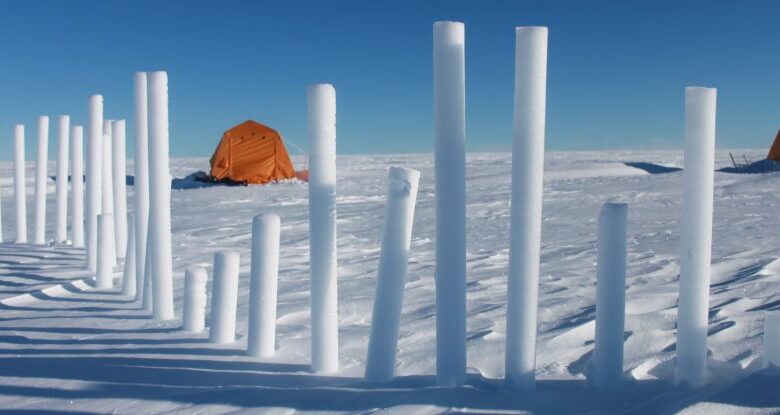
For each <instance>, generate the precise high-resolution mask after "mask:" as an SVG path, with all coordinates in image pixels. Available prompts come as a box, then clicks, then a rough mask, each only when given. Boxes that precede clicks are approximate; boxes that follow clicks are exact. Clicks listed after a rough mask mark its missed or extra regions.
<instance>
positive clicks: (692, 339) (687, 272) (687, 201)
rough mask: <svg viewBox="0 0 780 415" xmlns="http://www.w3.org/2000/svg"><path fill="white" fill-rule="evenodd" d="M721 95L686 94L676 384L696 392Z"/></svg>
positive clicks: (697, 90) (703, 351)
mask: <svg viewBox="0 0 780 415" xmlns="http://www.w3.org/2000/svg"><path fill="white" fill-rule="evenodd" d="M716 94H717V92H716V89H715V88H701V87H688V88H686V89H685V152H684V162H685V170H684V172H683V215H682V221H681V224H680V226H681V228H682V229H681V232H680V233H681V235H680V240H681V241H680V242H681V245H682V246H681V247H682V252H681V258H680V301H679V306H678V311H677V313H678V314H677V372H676V382H677V384H678V385H680V386H686V387H693V388H698V387H702V386H704V384H705V383H706V381H707V324H708V312H709V299H710V259H711V258H710V256H711V253H712V194H713V177H714V174H715V172H714V170H715V108H716Z"/></svg>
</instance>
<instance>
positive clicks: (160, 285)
mask: <svg viewBox="0 0 780 415" xmlns="http://www.w3.org/2000/svg"><path fill="white" fill-rule="evenodd" d="M168 139H169V137H168V74H167V73H166V72H164V71H159V72H152V73H150V74H149V178H150V180H149V190H150V192H149V196H150V197H149V203H150V209H149V221H150V223H151V225H150V226H149V233H148V235H147V238H150V239H151V253H149V252H147V255H151V256H152V278H154V281H152V292H153V295H154V299H153V308H154V318H155V319H157V320H172V319H173V318H174V311H173V258H172V256H171V255H172V253H171V172H170V168H169V153H168V149H169V148H168V145H169V143H168Z"/></svg>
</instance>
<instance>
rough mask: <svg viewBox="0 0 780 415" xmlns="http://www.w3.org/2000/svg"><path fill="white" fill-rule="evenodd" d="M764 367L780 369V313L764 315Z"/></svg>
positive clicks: (775, 311)
mask: <svg viewBox="0 0 780 415" xmlns="http://www.w3.org/2000/svg"><path fill="white" fill-rule="evenodd" d="M764 367H775V368H780V311H778V310H774V311H768V312H766V314H764Z"/></svg>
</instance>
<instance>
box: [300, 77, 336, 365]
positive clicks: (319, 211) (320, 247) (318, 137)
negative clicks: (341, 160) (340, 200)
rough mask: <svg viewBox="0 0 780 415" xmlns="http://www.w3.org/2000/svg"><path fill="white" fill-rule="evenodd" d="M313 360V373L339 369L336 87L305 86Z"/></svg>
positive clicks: (325, 85) (328, 85)
mask: <svg viewBox="0 0 780 415" xmlns="http://www.w3.org/2000/svg"><path fill="white" fill-rule="evenodd" d="M307 92H308V124H309V151H310V154H309V233H310V236H309V258H310V262H311V331H312V333H311V359H312V369H313V370H314V371H315V372H335V371H337V370H338V368H339V320H338V290H337V272H338V271H337V259H336V258H337V256H336V90H335V89H334V88H333V85H330V84H317V85H310V86H309V88H308V91H307Z"/></svg>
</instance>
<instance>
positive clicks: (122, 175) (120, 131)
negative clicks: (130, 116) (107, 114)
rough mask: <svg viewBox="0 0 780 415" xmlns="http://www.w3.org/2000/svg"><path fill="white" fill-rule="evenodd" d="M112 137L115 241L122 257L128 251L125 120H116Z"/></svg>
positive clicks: (117, 251) (118, 254)
mask: <svg viewBox="0 0 780 415" xmlns="http://www.w3.org/2000/svg"><path fill="white" fill-rule="evenodd" d="M111 137H112V143H111V144H112V145H111V147H112V152H111V156H112V158H113V160H112V163H111V167H113V174H112V179H113V187H114V192H113V193H114V202H113V203H114V243H115V244H116V257H117V259H118V260H119V259H122V258H124V257H125V254H126V251H127V184H126V180H127V177H126V176H127V168H126V165H127V156H126V155H125V120H119V121H115V122H114V126H113V130H112V132H111Z"/></svg>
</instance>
